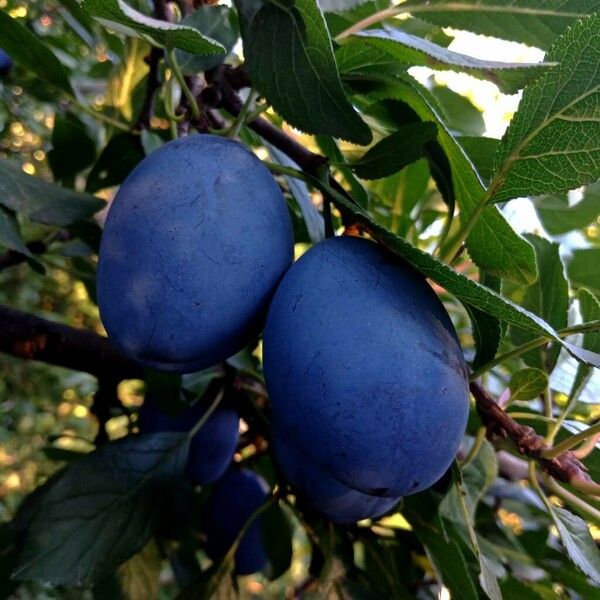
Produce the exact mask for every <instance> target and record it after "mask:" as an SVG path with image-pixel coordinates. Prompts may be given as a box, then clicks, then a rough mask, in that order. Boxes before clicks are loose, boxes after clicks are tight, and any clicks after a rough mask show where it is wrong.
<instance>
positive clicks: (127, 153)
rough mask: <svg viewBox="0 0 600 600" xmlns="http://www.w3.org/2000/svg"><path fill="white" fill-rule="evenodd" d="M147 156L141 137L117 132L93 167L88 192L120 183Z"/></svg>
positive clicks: (88, 181) (89, 176)
mask: <svg viewBox="0 0 600 600" xmlns="http://www.w3.org/2000/svg"><path fill="white" fill-rule="evenodd" d="M144 157H145V154H144V149H143V148H142V144H141V141H140V137H139V136H137V135H134V134H132V133H117V134H116V135H114V136H113V137H111V138H110V140H109V141H108V144H107V145H106V146H105V147H104V150H102V152H101V154H100V156H99V157H98V160H97V161H96V163H95V164H94V166H93V167H92V170H91V171H90V174H89V175H88V178H87V182H86V190H87V191H88V192H97V191H98V190H101V189H103V188H107V187H112V186H113V185H120V184H121V183H123V181H125V178H126V177H127V176H128V175H129V173H131V171H133V169H134V167H136V166H137V164H138V163H139V162H140V161H142V160H143V159H144Z"/></svg>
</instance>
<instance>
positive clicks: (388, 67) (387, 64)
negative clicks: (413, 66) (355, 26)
mask: <svg viewBox="0 0 600 600" xmlns="http://www.w3.org/2000/svg"><path fill="white" fill-rule="evenodd" d="M335 60H336V62H337V65H338V69H339V71H340V74H341V75H342V76H344V75H347V74H350V73H352V72H354V71H356V72H364V71H367V72H370V71H377V72H378V73H382V72H384V73H388V74H390V75H393V74H394V73H400V72H402V71H406V69H407V68H408V67H409V65H407V64H405V63H401V62H399V61H398V60H396V59H395V58H394V57H393V56H392V55H391V54H390V53H389V52H385V51H384V50H382V49H381V48H377V47H376V46H373V45H370V44H365V43H364V41H362V40H361V39H360V38H349V39H348V41H347V42H344V44H342V45H341V46H340V47H339V48H337V50H336V51H335Z"/></svg>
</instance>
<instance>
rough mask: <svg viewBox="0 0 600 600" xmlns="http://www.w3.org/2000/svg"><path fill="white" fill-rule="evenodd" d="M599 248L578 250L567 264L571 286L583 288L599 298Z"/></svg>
mask: <svg viewBox="0 0 600 600" xmlns="http://www.w3.org/2000/svg"><path fill="white" fill-rule="evenodd" d="M598 265H600V248H580V249H577V250H574V251H573V256H572V258H571V260H570V261H569V263H568V264H567V275H568V276H569V281H570V282H571V285H573V286H574V287H576V288H579V287H585V288H587V289H588V290H590V292H592V293H593V294H595V295H596V296H600V269H598Z"/></svg>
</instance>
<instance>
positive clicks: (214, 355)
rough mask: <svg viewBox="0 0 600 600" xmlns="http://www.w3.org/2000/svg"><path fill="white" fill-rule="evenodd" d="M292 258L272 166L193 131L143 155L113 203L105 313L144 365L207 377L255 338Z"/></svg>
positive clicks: (101, 275) (102, 291)
mask: <svg viewBox="0 0 600 600" xmlns="http://www.w3.org/2000/svg"><path fill="white" fill-rule="evenodd" d="M292 259H293V235H292V225H291V219H290V215H289V212H288V209H287V206H286V203H285V200H284V198H283V196H282V193H281V191H280V189H279V187H278V185H277V183H276V182H275V180H274V179H273V177H272V176H271V174H270V173H269V171H268V170H267V168H266V167H265V166H264V165H263V164H262V163H261V162H260V160H259V159H258V158H256V156H254V154H252V153H251V152H250V151H249V150H247V149H246V147H245V146H243V145H242V144H240V143H238V142H234V141H232V140H228V139H224V138H222V137H218V136H213V135H203V134H200V135H190V136H188V137H184V138H181V139H178V140H175V141H172V142H169V143H168V144H165V145H164V146H162V147H161V148H159V149H158V150H156V151H154V152H152V153H151V154H150V155H149V156H148V157H146V158H145V159H144V160H143V161H142V162H141V163H140V164H139V165H138V166H137V167H136V168H135V169H134V170H133V172H132V173H131V174H130V175H129V176H128V178H127V179H126V180H125V182H124V183H123V184H122V186H121V188H120V189H119V191H118V193H117V195H116V197H115V199H114V202H113V203H112V206H111V208H110V210H109V213H108V217H107V220H106V224H105V228H104V232H103V235H102V240H101V244H100V253H99V263H98V305H99V308H100V316H101V318H102V322H103V324H104V326H105V328H106V330H107V332H108V336H109V338H110V340H111V341H112V342H114V343H115V345H116V346H117V347H119V348H120V349H121V350H122V351H123V352H124V353H125V354H127V355H128V356H130V357H132V358H134V359H136V360H138V361H139V362H141V363H142V364H144V365H146V366H149V367H153V368H155V369H159V370H164V371H174V372H182V373H183V372H190V371H196V370H201V369H204V368H206V367H208V366H211V365H213V364H216V363H217V362H220V361H222V360H224V359H226V358H227V357H229V356H231V355H233V354H235V353H236V352H238V351H239V350H241V349H242V348H243V347H244V346H245V345H247V344H248V343H249V342H251V341H252V340H253V339H254V338H256V337H257V336H258V334H259V332H260V330H261V329H262V326H263V324H264V318H265V316H266V312H267V309H268V305H269V302H270V300H271V297H272V295H273V293H274V291H275V288H276V286H277V284H278V283H279V281H280V279H281V277H282V276H283V274H284V273H285V271H286V270H287V269H288V268H289V266H290V265H291V262H292Z"/></svg>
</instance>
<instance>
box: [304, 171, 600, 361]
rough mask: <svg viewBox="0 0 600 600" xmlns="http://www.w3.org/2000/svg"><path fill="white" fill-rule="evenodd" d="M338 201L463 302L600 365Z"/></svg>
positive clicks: (490, 292)
mask: <svg viewBox="0 0 600 600" xmlns="http://www.w3.org/2000/svg"><path fill="white" fill-rule="evenodd" d="M313 183H314V185H315V187H317V188H318V187H319V182H318V181H317V180H313ZM335 204H336V205H337V206H338V208H340V209H341V210H342V211H343V212H345V213H346V214H349V215H351V216H352V218H353V219H355V220H356V221H357V222H358V223H361V224H363V225H365V226H366V227H367V228H368V230H369V231H371V232H372V233H373V235H374V236H375V237H376V238H377V240H378V241H379V242H380V243H382V244H383V245H384V246H386V247H387V248H388V249H389V250H391V251H392V252H393V253H395V254H398V255H399V256H401V257H402V258H404V259H405V260H407V261H408V262H409V263H410V264H412V265H413V266H414V267H415V268H416V269H417V270H418V271H420V272H421V273H423V274H424V275H425V276H426V277H429V278H430V279H432V280H433V281H435V282H436V283H437V284H439V285H441V286H442V287H443V288H445V289H446V290H448V291H449V292H450V293H451V294H454V295H455V296H456V297H457V298H458V299H459V300H461V302H463V303H465V304H470V305H472V306H475V307H477V308H478V309H479V310H482V311H484V312H486V313H488V314H490V315H492V316H494V317H497V318H498V319H501V320H503V321H506V322H507V323H511V324H513V325H518V326H519V327H522V328H524V329H527V330H528V331H531V332H534V333H536V334H537V335H540V336H543V337H547V338H548V339H551V340H553V341H556V342H558V343H559V344H562V345H563V346H564V347H565V348H566V349H567V350H568V351H569V352H570V353H571V354H572V355H573V356H574V357H575V358H577V359H578V360H581V361H583V362H586V363H589V364H592V365H594V366H598V367H600V355H598V354H596V353H593V352H589V351H587V350H585V349H581V348H577V347H575V346H573V345H572V344H569V343H567V342H565V341H564V340H561V339H560V338H559V337H558V336H557V335H556V332H555V331H554V330H553V329H552V327H551V326H550V325H548V323H546V322H545V321H544V320H543V319H541V318H540V317H538V316H536V315H534V314H533V313H531V312H529V311H528V310H525V309H524V308H522V307H520V306H518V305H517V304H515V303H513V302H511V301H510V300H507V299H506V298H503V297H502V296H501V295H500V294H498V293H497V292H494V291H493V290H490V289H489V288H486V287H484V286H482V285H480V284H479V283H476V282H475V281H473V280H471V279H468V278H467V277H465V276H464V275H461V274H460V273H457V272H456V271H455V270H454V269H452V268H450V267H449V266H448V265H446V264H444V263H442V262H441V261H439V260H437V259H436V258H434V257H433V256H431V255H430V254H428V253H427V252H424V251H422V250H420V249H419V248H416V247H415V246H413V245H412V244H410V243H409V242H407V241H406V240H403V239H402V238H399V237H397V236H396V235H394V234H393V233H391V232H390V231H389V230H388V229H386V228H385V227H382V226H381V225H379V224H378V223H376V222H375V221H374V220H373V219H372V218H371V216H370V215H369V214H368V213H366V212H365V211H364V210H363V209H361V208H359V207H358V206H357V205H356V204H354V203H353V202H350V201H349V200H348V199H347V198H345V197H344V196H341V195H336V196H335Z"/></svg>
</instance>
